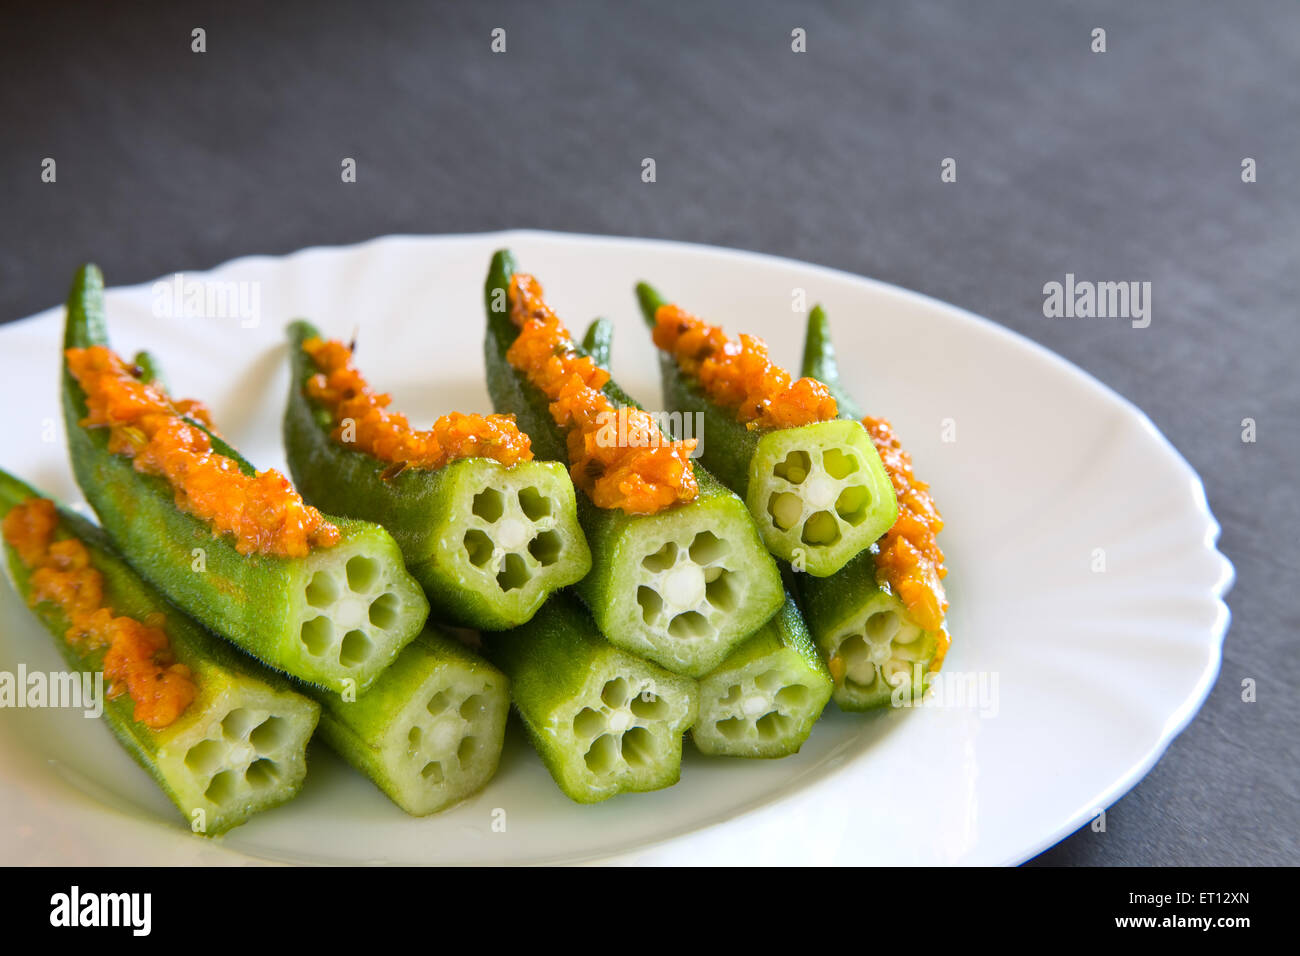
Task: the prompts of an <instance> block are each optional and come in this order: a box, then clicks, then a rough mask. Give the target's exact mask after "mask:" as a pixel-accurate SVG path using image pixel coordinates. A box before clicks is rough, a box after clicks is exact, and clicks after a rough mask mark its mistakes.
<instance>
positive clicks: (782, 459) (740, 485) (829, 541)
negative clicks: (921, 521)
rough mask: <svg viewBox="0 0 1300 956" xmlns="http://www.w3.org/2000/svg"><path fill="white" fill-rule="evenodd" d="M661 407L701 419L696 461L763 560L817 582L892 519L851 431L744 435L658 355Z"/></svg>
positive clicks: (884, 481) (855, 427)
mask: <svg viewBox="0 0 1300 956" xmlns="http://www.w3.org/2000/svg"><path fill="white" fill-rule="evenodd" d="M636 291H637V299H638V301H639V302H640V304H641V311H642V314H643V315H644V317H645V320H646V322H647V324H648V325H649V326H650V327H651V328H652V329H653V328H654V325H655V312H656V311H657V310H658V309H659V307H660V306H662V305H665V304H666V303H665V301H664V299H663V298H662V297H661V296H660V295H659V293H658V292H656V291H655V290H654V289H653V288H651V287H650V286H649V285H647V284H646V283H644V282H642V283H640V284H639V285H637V289H636ZM659 369H660V373H661V375H662V378H663V389H664V401H665V402H666V403H667V405H668V407H669V408H670V409H672V410H674V411H677V412H681V413H682V414H684V415H687V414H693V415H697V416H701V418H702V421H703V427H702V428H699V429H697V431H699V432H701V433H702V435H703V437H704V440H703V442H702V449H703V453H702V455H701V461H703V462H704V464H705V466H706V467H707V468H709V469H710V470H711V471H712V472H713V473H714V474H716V475H717V476H718V478H719V479H721V480H722V482H723V483H724V484H726V485H727V486H728V487H729V488H731V489H732V490H733V491H735V492H736V493H737V494H739V495H740V496H741V497H742V498H744V499H745V503H746V505H747V506H748V507H749V513H750V514H751V515H753V517H754V521H755V522H756V523H757V524H758V527H759V530H760V531H761V532H762V535H763V541H764V542H765V543H766V544H767V547H768V548H769V549H770V550H771V552H772V553H773V554H774V555H776V556H777V557H778V558H781V559H782V560H785V561H789V562H791V564H792V565H793V566H794V567H795V568H796V569H797V570H800V571H806V572H807V573H808V574H811V575H814V576H816V577H825V576H826V575H828V574H833V573H834V572H835V571H838V570H839V569H840V568H842V567H843V566H844V565H845V564H846V563H847V562H848V560H849V559H850V558H852V557H853V556H854V555H855V554H857V553H858V552H859V551H861V550H862V549H863V548H866V547H867V546H868V545H870V544H871V542H873V541H875V540H876V539H877V538H878V537H880V535H882V534H884V533H885V532H886V531H887V530H889V527H890V526H891V525H892V524H893V523H894V519H895V518H896V517H897V516H898V505H897V502H896V501H895V498H894V489H893V486H892V485H891V484H890V483H889V476H888V475H887V474H886V473H885V469H884V466H883V465H882V464H881V462H880V456H879V455H878V454H877V453H876V449H875V447H874V446H873V445H872V444H871V437H870V436H869V435H868V434H867V433H866V430H865V429H864V428H863V427H862V425H861V423H860V422H850V421H830V422H818V423H816V424H812V425H803V426H800V427H798V428H749V427H748V426H747V425H745V424H744V423H742V422H739V421H737V420H736V415H735V411H734V410H733V409H728V408H724V407H722V406H720V405H717V404H715V403H714V402H713V401H711V400H710V399H709V398H708V396H706V395H705V393H704V391H703V390H702V389H701V388H700V387H699V386H698V384H697V383H695V382H694V381H693V380H692V379H690V378H688V377H687V376H686V375H684V374H683V373H682V371H681V368H680V366H678V364H677V360H676V359H675V358H674V357H673V356H672V355H671V354H669V353H667V352H664V351H660V352H659Z"/></svg>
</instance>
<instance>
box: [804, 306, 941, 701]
mask: <svg viewBox="0 0 1300 956" xmlns="http://www.w3.org/2000/svg"><path fill="white" fill-rule="evenodd" d="M803 374H804V375H808V376H811V377H813V378H816V379H818V380H819V381H821V382H823V383H825V385H826V386H827V387H828V388H830V389H831V391H832V393H833V394H834V395H835V396H836V400H837V402H838V404H839V413H840V414H841V415H843V416H853V417H858V416H860V415H861V409H860V408H859V407H858V406H857V404H856V403H855V402H854V401H853V399H852V397H851V396H850V395H848V393H847V392H845V391H844V389H843V386H842V385H841V384H840V377H839V365H838V363H837V361H836V356H835V348H834V345H833V344H832V342H831V335H830V323H829V321H828V320H827V318H826V313H825V312H824V311H823V310H822V308H821V306H817V307H816V308H814V309H813V310H812V312H811V313H809V316H808V329H807V334H806V336H805V339H804V355H803ZM864 424H871V425H873V426H874V427H875V430H873V431H870V432H869V434H871V435H872V436H873V441H875V440H876V436H877V435H880V436H881V437H882V438H883V437H889V438H892V432H889V431H888V430H887V429H888V426H887V425H885V426H884V427H885V429H886V431H884V432H881V431H880V428H879V426H880V425H881V424H883V423H881V422H879V421H878V420H872V419H864ZM881 447H883V448H885V450H886V451H887V452H889V465H890V467H889V471H890V475H891V480H893V481H894V482H895V484H896V486H897V490H898V491H899V498H898V501H899V512H900V515H901V517H900V519H899V521H898V522H897V523H896V525H895V526H894V527H892V528H891V529H890V530H889V533H888V534H887V535H886V536H885V537H884V538H882V539H881V540H880V541H878V542H876V543H874V544H873V545H872V546H871V547H870V548H869V549H868V550H866V551H864V552H862V553H860V554H859V555H857V556H856V557H855V558H853V559H852V560H851V561H849V563H848V564H846V565H845V566H844V567H843V568H842V569H840V570H839V571H837V572H836V573H835V574H833V575H831V576H830V577H826V578H814V577H811V576H809V575H798V576H797V578H796V585H797V590H798V596H799V604H800V607H801V608H802V609H803V613H804V619H805V620H806V621H807V623H808V628H809V630H810V632H811V633H812V636H813V640H814V642H815V643H816V645H817V647H818V649H819V650H820V651H821V653H822V655H823V657H825V659H826V661H827V663H828V665H829V669H830V672H831V676H832V678H833V679H834V681H835V690H834V700H835V703H836V705H837V706H839V708H840V709H841V710H848V711H864V710H873V709H876V708H880V707H887V706H889V705H890V704H891V703H892V702H893V701H894V700H895V699H896V698H897V699H899V700H911V699H912V698H913V697H919V696H920V695H921V694H923V693H924V690H925V682H926V679H927V675H928V674H930V673H932V672H934V671H937V670H938V669H939V667H940V665H941V664H942V662H943V656H944V654H945V653H946V652H947V647H948V643H949V638H948V634H947V631H946V630H945V628H944V626H943V615H944V612H945V610H946V607H947V604H946V601H945V599H944V596H943V588H942V585H941V584H940V578H941V577H942V575H943V573H945V572H944V569H943V564H942V554H941V553H940V552H939V551H938V546H937V544H936V543H935V542H934V538H933V534H934V533H935V532H937V530H938V528H940V527H942V521H940V520H939V519H938V512H937V510H936V509H935V508H934V503H933V501H932V500H930V498H929V494H928V491H927V489H926V486H925V485H924V484H923V483H920V482H917V481H916V480H915V478H914V477H913V476H912V474H911V464H910V460H909V459H907V457H906V456H905V454H904V453H903V452H902V451H901V448H899V447H897V445H896V443H893V446H892V447H891V446H890V444H887V443H883V442H882V444H881ZM904 533H906V534H910V535H912V536H913V538H914V539H915V541H916V543H919V544H920V545H921V548H920V549H919V550H918V549H916V548H914V547H913V543H912V542H911V541H902V542H895V541H894V540H892V539H894V538H895V537H896V536H897V535H901V534H904ZM918 536H919V537H918ZM882 546H883V548H884V549H885V550H884V551H882ZM895 547H901V549H902V550H903V551H905V552H906V553H908V554H909V555H911V560H912V561H913V565H912V567H911V570H910V573H909V574H907V575H905V576H902V577H901V578H900V576H899V575H897V574H895V573H893V568H894V563H893V555H894V554H895V551H894V548H895ZM891 578H893V580H891ZM900 584H901V586H902V587H903V588H904V591H902V592H901V591H900V590H899V589H898V585H900Z"/></svg>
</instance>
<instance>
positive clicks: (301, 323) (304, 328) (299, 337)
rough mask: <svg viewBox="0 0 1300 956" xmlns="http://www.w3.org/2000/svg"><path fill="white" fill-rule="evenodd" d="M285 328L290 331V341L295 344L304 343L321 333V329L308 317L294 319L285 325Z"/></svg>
mask: <svg viewBox="0 0 1300 956" xmlns="http://www.w3.org/2000/svg"><path fill="white" fill-rule="evenodd" d="M284 330H285V332H287V333H288V335H289V342H290V343H291V344H293V345H302V343H303V342H306V341H307V340H308V339H311V338H316V337H317V336H319V335H320V330H319V329H318V328H316V326H314V325H312V324H311V323H310V322H308V321H307V320H306V319H294V320H293V321H292V322H290V323H289V324H288V325H286V326H285V327H284Z"/></svg>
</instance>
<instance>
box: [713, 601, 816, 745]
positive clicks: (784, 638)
mask: <svg viewBox="0 0 1300 956" xmlns="http://www.w3.org/2000/svg"><path fill="white" fill-rule="evenodd" d="M831 689H832V682H831V675H830V673H829V671H827V669H826V665H825V663H823V661H822V659H821V657H820V656H818V653H817V649H816V648H815V647H814V646H813V642H812V639H811V638H810V637H809V634H808V629H807V627H806V626H805V625H804V621H803V618H802V617H801V616H800V615H799V609H798V607H796V606H795V603H794V601H793V600H792V599H791V598H789V597H787V598H786V602H785V604H784V605H782V607H781V610H780V611H778V612H777V613H776V615H775V616H774V617H773V618H772V620H771V621H769V622H768V623H767V624H765V625H764V626H763V628H762V629H761V630H760V631H759V632H758V633H757V634H755V635H754V636H753V637H750V638H749V639H748V640H746V641H745V642H744V643H743V644H741V645H740V647H739V648H737V649H736V651H735V652H734V653H733V654H732V655H731V656H730V657H728V658H727V659H726V660H725V661H723V663H722V666H721V667H719V668H718V669H717V670H715V671H714V672H713V673H711V674H709V675H708V676H707V677H705V678H703V679H702V680H701V681H700V716H699V719H698V720H697V721H696V722H695V726H694V727H692V728H691V738H692V739H693V740H694V741H695V746H696V747H698V748H699V749H700V751H701V752H702V753H706V754H713V755H717V756H727V757H785V756H788V755H790V754H793V753H797V752H798V750H799V748H800V747H801V746H803V742H804V741H805V740H807V739H808V735H809V734H810V733H811V732H812V728H813V725H814V724H815V723H816V722H817V718H818V717H820V716H821V713H822V710H823V709H824V708H825V707H826V704H827V702H828V701H829V700H830V698H831Z"/></svg>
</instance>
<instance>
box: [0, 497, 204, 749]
mask: <svg viewBox="0 0 1300 956" xmlns="http://www.w3.org/2000/svg"><path fill="white" fill-rule="evenodd" d="M58 523H59V516H58V512H57V511H56V510H55V507H54V502H52V501H50V500H49V499H47V498H30V499H28V500H27V501H25V502H23V503H22V504H19V505H16V506H15V507H14V508H13V509H12V510H10V512H9V513H8V514H7V515H5V519H4V524H3V530H4V538H5V540H6V541H8V542H9V544H10V545H11V546H12V547H13V549H14V550H15V551H17V552H18V557H19V559H20V560H21V561H22V562H23V564H24V565H26V566H27V567H28V568H29V569H30V570H31V572H32V576H31V594H30V596H29V598H28V601H29V603H30V604H31V606H32V607H35V606H36V605H38V604H40V603H41V602H43V601H49V602H50V603H52V604H54V605H56V606H57V607H58V608H59V610H60V611H61V612H62V613H63V616H64V617H65V618H66V619H67V620H68V624H69V626H68V630H67V632H66V633H65V634H64V637H65V639H66V640H67V641H68V643H69V644H71V645H72V646H73V647H74V648H76V649H77V651H78V653H80V654H82V655H85V654H88V653H90V652H91V651H94V650H98V649H100V648H106V649H107V650H106V651H105V653H104V678H105V679H106V680H107V681H109V684H110V688H109V692H108V695H109V697H114V698H115V697H119V696H121V695H122V694H123V693H126V694H129V695H130V697H131V700H132V701H134V702H135V709H134V716H135V719H136V720H138V721H139V722H140V723H142V724H144V725H145V726H146V727H151V728H153V729H154V730H158V729H159V728H162V727H166V726H168V725H169V724H171V723H172V722H173V721H174V720H176V718H177V717H179V716H180V715H181V714H182V713H184V712H185V708H186V707H188V706H189V705H190V703H191V702H192V701H193V700H194V697H195V695H196V694H197V693H198V688H197V687H195V685H194V680H193V678H192V677H191V676H190V669H189V668H188V667H186V666H185V665H184V664H180V663H176V662H175V660H174V659H173V657H172V654H171V648H170V646H169V645H168V642H167V634H166V632H165V631H164V630H163V629H162V623H163V620H162V615H160V614H159V615H154V616H153V617H151V618H150V619H149V621H147V622H143V623H142V622H140V621H137V620H136V619H135V618H131V617H114V616H113V612H112V610H111V609H110V608H108V607H105V606H104V579H103V577H102V576H101V575H100V573H99V572H98V571H97V570H96V569H95V568H94V567H92V566H91V564H90V552H89V551H87V550H86V546H85V545H84V544H82V543H81V542H80V541H78V540H77V539H76V538H64V539H62V540H60V541H55V540H54V532H55V529H56V528H57V527H58Z"/></svg>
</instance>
